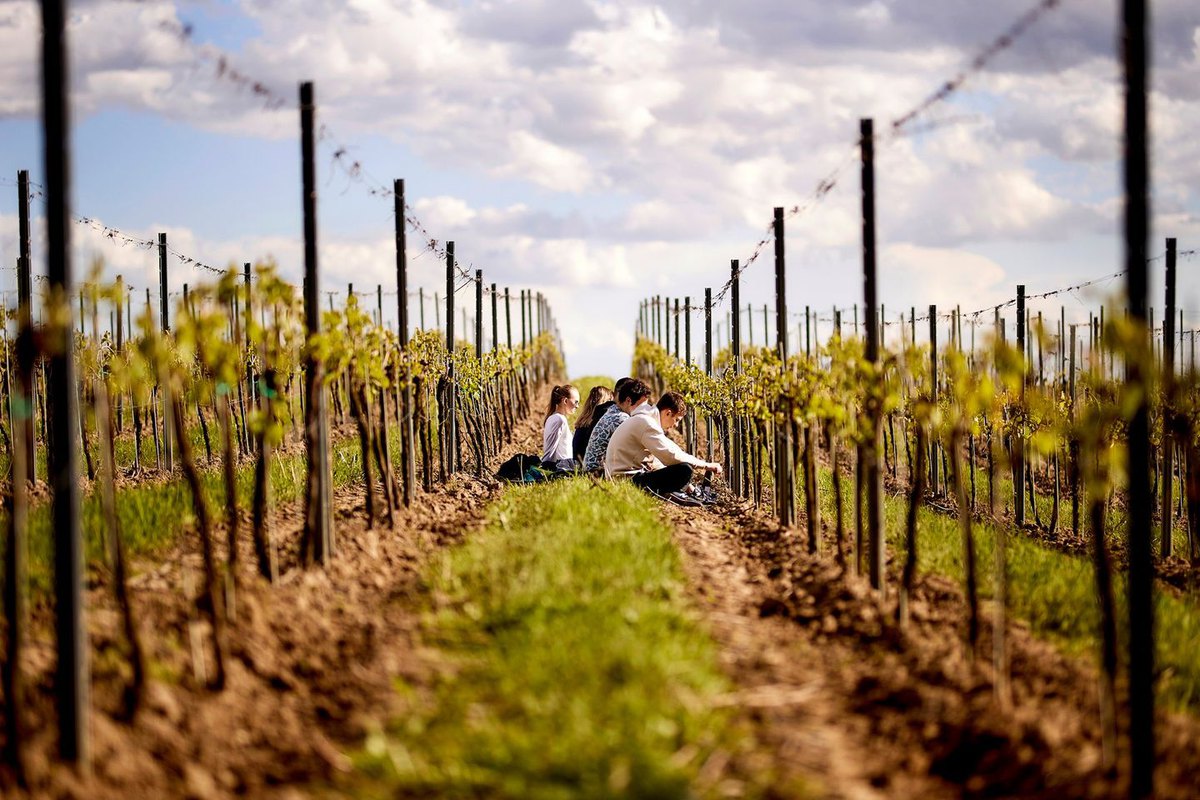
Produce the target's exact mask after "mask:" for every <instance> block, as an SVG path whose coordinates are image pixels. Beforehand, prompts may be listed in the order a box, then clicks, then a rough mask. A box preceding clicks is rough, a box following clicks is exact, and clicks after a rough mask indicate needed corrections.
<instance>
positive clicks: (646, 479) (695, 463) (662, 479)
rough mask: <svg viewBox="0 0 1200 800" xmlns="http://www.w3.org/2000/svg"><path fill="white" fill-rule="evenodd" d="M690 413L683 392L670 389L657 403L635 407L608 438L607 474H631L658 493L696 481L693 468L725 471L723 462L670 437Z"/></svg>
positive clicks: (637, 481) (663, 493) (605, 461)
mask: <svg viewBox="0 0 1200 800" xmlns="http://www.w3.org/2000/svg"><path fill="white" fill-rule="evenodd" d="M686 414H687V402H686V401H685V400H684V399H683V395H681V394H680V393H679V392H667V393H666V394H664V395H663V396H662V397H661V398H659V401H658V404H657V406H652V405H650V404H649V403H645V404H644V405H641V406H638V407H637V408H635V409H634V410H633V413H632V414H631V415H630V417H629V419H627V420H625V421H624V422H622V423H621V425H620V426H619V427H618V428H617V430H616V431H615V432H614V433H613V435H612V438H611V439H609V441H608V451H607V452H606V453H605V456H604V474H605V475H607V476H608V477H610V478H616V477H622V476H625V477H630V478H632V479H633V482H634V483H636V484H637V485H638V486H640V487H642V488H643V489H646V490H648V491H651V492H653V493H654V494H658V495H663V496H665V495H668V494H670V493H671V492H678V491H679V490H681V489H682V488H683V487H685V486H687V485H688V483H689V482H691V480H692V470H693V468H694V469H699V470H705V471H709V472H713V473H716V474H717V475H720V474H721V465H720V464H718V463H716V462H714V461H704V460H703V459H699V458H696V457H695V456H694V455H692V454H690V453H687V452H685V451H684V450H683V449H682V448H680V447H679V445H677V444H675V443H674V442H673V441H671V440H670V439H669V438H668V437H667V431H669V430H671V429H672V428H674V427H675V426H676V424H678V423H679V420H681V419H683V418H684V416H685V415H686Z"/></svg>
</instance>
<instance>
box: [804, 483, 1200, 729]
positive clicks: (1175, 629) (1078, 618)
mask: <svg viewBox="0 0 1200 800" xmlns="http://www.w3.org/2000/svg"><path fill="white" fill-rule="evenodd" d="M818 480H819V485H820V496H821V504H822V507H821V513H822V515H823V519H824V520H826V521H827V522H828V523H829V524H831V525H832V524H833V499H834V494H833V486H832V480H831V475H830V472H829V470H827V469H822V470H820V475H819V479H818ZM842 488H843V491H844V496H845V514H846V523H847V529H848V531H849V535H850V536H851V537H852V536H853V525H854V501H853V491H854V481H853V480H852V479H851V480H844V481H843V482H842ZM978 497H979V500H980V501H981V502H983V501H986V497H987V495H986V491H985V492H984V493H983V494H981V495H978ZM907 506H908V500H907V498H906V497H897V496H888V497H887V498H886V499H885V501H884V525H885V528H886V531H887V538H888V546H889V547H890V548H892V549H893V552H894V553H895V554H896V558H897V561H898V563H902V560H903V553H904V526H905V513H906V510H907ZM1060 513H1062V512H1061V509H1060ZM1069 513H1070V512H1069V508H1068V510H1067V514H1068V519H1067V524H1068V525H1069V524H1070V519H1069ZM1061 523H1062V520H1061V519H1060V524H1061ZM918 525H919V527H918V534H917V536H918V538H917V556H918V560H917V563H918V569H919V571H920V572H921V573H930V572H932V573H938V574H941V575H946V576H948V577H951V578H954V579H956V580H959V581H962V580H963V576H964V568H963V558H962V534H961V532H960V529H959V523H958V520H957V519H956V518H953V517H950V516H948V515H945V514H941V513H938V512H935V511H932V510H929V509H922V510H921V513H920V514H919V516H918ZM973 530H974V532H975V542H976V548H977V552H978V579H979V587H980V595H981V596H982V597H992V596H993V593H994V585H995V570H994V564H995V549H994V548H995V542H996V532H997V531H996V526H995V525H993V524H992V523H990V522H978V523H976V524H975V525H974V528H973ZM1007 541H1008V575H1009V590H1008V596H1009V604H1010V608H1011V612H1012V613H1013V614H1014V615H1016V616H1017V617H1020V618H1021V619H1024V620H1026V621H1028V622H1029V624H1030V626H1031V627H1032V629H1033V630H1034V631H1035V632H1037V633H1039V634H1041V635H1044V636H1048V637H1050V638H1052V639H1054V640H1055V641H1057V642H1059V643H1060V644H1062V645H1064V646H1065V648H1066V649H1067V650H1068V651H1070V652H1076V653H1081V654H1085V655H1088V656H1091V655H1094V654H1098V653H1099V647H1100V645H1099V638H1098V636H1099V633H1098V632H1099V620H1100V612H1099V608H1098V603H1097V600H1096V595H1095V581H1094V578H1093V573H1092V566H1091V561H1090V560H1088V559H1085V558H1082V557H1079V556H1073V555H1069V554H1066V553H1063V552H1061V551H1058V550H1054V549H1052V548H1048V547H1045V546H1043V545H1040V544H1038V543H1037V542H1035V541H1033V540H1031V539H1029V538H1027V537H1025V536H1023V535H1021V534H1017V533H1011V532H1010V533H1009V535H1008V540H1007ZM1114 589H1115V592H1116V600H1117V613H1118V625H1119V626H1120V635H1121V636H1122V637H1125V636H1126V634H1127V627H1126V622H1127V619H1128V613H1127V606H1126V604H1125V586H1124V577H1123V574H1120V573H1118V574H1115V576H1114ZM1155 619H1156V626H1157V630H1156V634H1157V642H1158V653H1157V665H1158V669H1159V670H1160V671H1161V672H1162V677H1163V679H1162V681H1161V682H1160V684H1159V695H1160V697H1161V698H1162V700H1163V701H1165V702H1166V703H1167V704H1168V705H1170V706H1172V707H1175V708H1180V709H1188V710H1191V711H1193V712H1195V711H1198V710H1200V610H1197V609H1196V607H1195V605H1194V603H1192V602H1189V601H1188V600H1187V599H1181V598H1178V597H1174V596H1171V595H1169V594H1166V593H1164V592H1158V593H1157V594H1156V605H1155ZM1122 649H1123V650H1125V649H1126V648H1124V647H1123V648H1122Z"/></svg>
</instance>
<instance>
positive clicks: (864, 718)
mask: <svg viewBox="0 0 1200 800" xmlns="http://www.w3.org/2000/svg"><path fill="white" fill-rule="evenodd" d="M667 516H668V518H669V519H670V520H671V521H672V522H673V523H674V528H675V537H676V540H677V541H678V543H679V545H680V547H681V548H682V550H683V552H684V553H685V556H686V559H687V564H688V567H687V568H688V571H689V575H690V577H691V583H692V591H693V592H694V595H695V598H696V601H697V603H698V604H699V606H700V607H701V609H703V610H704V611H705V613H706V617H707V619H708V622H709V625H710V628H711V630H712V632H713V635H714V636H715V637H716V639H717V640H718V642H719V643H720V645H721V647H722V652H723V659H724V661H725V665H726V668H727V670H728V673H729V675H730V676H731V678H732V679H733V680H734V681H735V682H736V683H737V685H738V687H739V688H738V693H739V695H740V697H741V698H742V701H741V703H740V708H741V709H742V713H743V714H744V715H746V716H747V717H748V718H749V719H750V720H751V721H752V723H753V724H754V725H755V727H756V728H758V730H759V736H760V740H761V741H763V742H765V743H767V744H768V747H767V748H766V749H767V751H768V753H769V754H770V757H771V758H772V759H773V760H774V764H773V767H774V769H775V770H776V772H777V773H778V774H781V775H799V776H801V777H802V778H804V777H806V778H808V780H809V781H810V783H815V784H816V786H817V787H818V794H820V795H821V796H827V797H845V798H859V797H864V798H865V797H898V798H899V797H905V798H907V797H930V798H936V797H1033V798H1036V797H1046V798H1050V797H1054V798H1060V799H1061V798H1107V797H1118V796H1122V797H1123V796H1126V795H1127V793H1128V792H1127V783H1126V777H1125V775H1124V774H1123V773H1122V772H1120V771H1119V770H1118V771H1115V772H1114V771H1110V770H1107V769H1106V768H1105V767H1104V765H1103V764H1102V754H1101V742H1100V737H1099V730H1100V723H1099V703H1098V688H1097V687H1098V683H1097V673H1096V670H1095V669H1094V668H1093V666H1092V664H1091V663H1090V662H1089V661H1088V660H1087V659H1085V658H1078V657H1069V656H1066V655H1063V654H1062V653H1061V652H1060V651H1059V650H1057V649H1056V648H1055V647H1054V646H1053V645H1051V644H1049V643H1047V642H1045V641H1043V640H1040V639H1037V638H1035V637H1034V636H1032V635H1031V634H1030V633H1029V632H1028V630H1027V629H1026V628H1025V627H1024V626H1023V625H1021V624H1020V623H1017V622H1012V623H1010V631H1009V637H1010V639H1009V647H1010V652H1011V659H1012V676H1013V678H1012V688H1013V696H1014V702H1013V707H1012V708H1011V709H1010V710H1005V709H1002V708H1001V707H1000V706H999V705H998V703H997V700H996V699H995V696H994V692H993V680H992V678H993V672H992V668H991V651H992V637H991V630H992V629H991V624H990V616H989V615H988V613H985V620H984V625H983V632H982V633H983V635H982V637H981V641H980V648H979V654H980V655H979V656H978V657H977V658H975V659H974V660H972V659H971V658H969V655H968V653H967V652H966V645H965V641H964V631H965V625H966V623H965V620H966V604H965V601H964V599H963V596H962V592H961V591H960V589H959V587H958V586H957V585H956V584H955V583H953V582H951V581H948V580H947V579H945V578H942V577H939V576H936V575H928V576H921V577H920V579H919V582H918V585H917V587H916V592H915V597H914V598H913V600H912V602H911V621H910V623H909V625H908V627H907V628H906V629H905V630H901V629H899V628H898V626H897V624H896V622H895V594H894V591H893V592H892V593H891V594H890V595H889V596H888V597H887V598H882V597H880V596H879V595H878V594H877V593H876V592H873V591H872V590H871V589H870V588H869V586H868V585H867V583H866V582H865V580H864V579H863V578H859V577H857V576H854V575H850V574H845V573H844V572H843V570H841V568H839V567H838V566H837V565H836V564H835V563H834V560H833V558H832V555H831V552H832V549H833V545H832V541H831V540H829V541H825V542H824V544H823V547H824V553H823V554H818V555H815V556H813V555H809V554H808V553H807V547H806V543H805V542H804V537H803V535H802V534H798V533H797V532H796V531H794V530H793V531H784V530H781V529H779V527H778V526H777V525H776V524H775V523H774V522H773V521H772V520H770V519H769V518H767V517H766V516H765V515H764V514H762V513H755V512H752V511H751V510H750V509H749V508H748V507H745V506H740V505H733V504H730V505H727V506H725V507H723V508H719V509H717V510H716V511H713V512H710V511H697V510H695V509H679V508H673V507H669V508H668V511H667ZM889 566H890V568H891V569H892V572H893V573H895V572H896V571H897V569H898V565H895V564H892V565H889ZM895 580H896V575H895V574H893V575H892V581H893V583H892V586H895V585H896V584H895ZM988 610H989V609H988V607H987V606H985V612H988ZM1157 735H1158V738H1159V741H1158V751H1159V764H1160V766H1159V770H1158V775H1157V788H1158V794H1157V795H1156V797H1160V798H1171V797H1179V798H1185V797H1194V796H1195V795H1196V783H1195V776H1194V774H1193V770H1194V768H1195V765H1196V764H1200V723H1198V721H1197V720H1196V719H1195V718H1193V717H1190V716H1183V715H1175V714H1160V717H1159V723H1158V734H1157ZM1126 747H1127V742H1124V741H1122V742H1120V748H1121V751H1122V752H1124V751H1125V748H1126Z"/></svg>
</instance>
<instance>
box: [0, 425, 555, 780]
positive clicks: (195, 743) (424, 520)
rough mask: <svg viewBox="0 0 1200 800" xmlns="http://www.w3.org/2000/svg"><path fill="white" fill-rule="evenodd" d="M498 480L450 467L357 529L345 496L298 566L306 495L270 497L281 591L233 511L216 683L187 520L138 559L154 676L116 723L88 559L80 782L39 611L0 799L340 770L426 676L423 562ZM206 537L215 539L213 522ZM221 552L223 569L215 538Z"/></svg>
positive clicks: (360, 492) (116, 658)
mask: <svg viewBox="0 0 1200 800" xmlns="http://www.w3.org/2000/svg"><path fill="white" fill-rule="evenodd" d="M540 435H541V429H540V425H538V424H536V423H534V422H526V423H524V424H523V425H522V426H521V428H520V432H519V435H518V436H517V437H515V440H516V445H515V446H509V447H508V448H506V450H505V452H504V453H503V454H502V456H501V460H502V459H503V458H507V457H508V456H509V455H511V454H512V453H513V452H516V451H517V450H518V449H521V450H524V449H527V448H528V447H530V445H531V444H532V443H534V442H540ZM535 449H536V448H535ZM492 469H493V470H494V465H493V466H492ZM499 488H500V486H499V484H498V483H496V482H495V481H493V480H491V479H490V478H484V479H478V478H475V477H472V476H471V475H469V474H467V473H460V474H458V475H455V476H454V477H453V479H452V480H451V481H450V482H449V483H448V484H447V485H446V486H442V487H438V488H437V489H436V490H435V491H434V492H432V493H429V494H425V493H422V492H418V494H417V497H416V499H415V502H414V504H413V506H412V508H410V509H401V510H400V511H398V512H396V524H395V527H394V529H389V528H387V527H386V525H383V526H377V527H376V529H374V530H368V529H367V527H366V523H365V511H364V504H365V492H364V489H363V487H362V486H361V485H360V486H358V487H354V488H352V489H347V490H346V491H341V492H338V493H337V494H336V495H335V502H334V506H335V511H334V529H335V537H336V544H335V547H336V548H337V554H336V557H335V558H334V560H333V562H332V564H331V565H330V566H329V567H328V568H327V569H324V570H322V569H311V568H310V569H306V568H304V567H303V566H301V565H300V564H299V558H298V549H299V532H300V530H301V528H302V526H303V506H302V505H301V504H299V503H291V504H286V505H281V506H280V507H279V508H278V509H276V510H275V511H274V512H273V514H272V527H273V530H274V532H275V533H274V535H275V538H276V541H277V542H278V543H279V548H280V553H279V560H280V574H281V578H280V580H279V581H278V583H277V584H276V585H274V586H272V585H270V584H268V583H267V582H266V581H264V580H262V579H261V578H258V577H257V576H256V575H255V574H254V572H253V567H252V564H253V558H254V557H253V551H252V547H251V543H250V540H249V538H250V537H249V526H250V521H249V518H248V515H247V514H245V513H244V514H243V518H242V520H241V525H240V536H241V538H240V540H239V562H240V563H239V573H238V581H239V585H238V589H237V591H236V592H235V593H234V595H233V603H232V604H231V610H232V614H231V617H232V620H231V623H230V624H229V626H228V651H227V652H228V655H227V657H226V670H227V680H226V684H225V687H224V689H223V690H221V691H214V690H211V689H209V688H207V685H206V683H207V681H206V679H207V677H208V676H211V675H212V674H213V673H214V662H213V657H212V646H211V631H210V629H209V626H208V624H207V622H205V621H204V618H203V617H202V616H199V615H198V614H197V611H196V603H195V600H194V598H195V596H196V595H197V594H198V592H199V590H200V586H201V580H202V566H201V564H202V562H201V558H200V555H199V551H200V546H199V538H198V536H197V535H196V534H195V532H194V531H189V532H188V533H187V534H185V535H184V536H181V537H180V539H179V541H178V543H177V544H176V545H175V546H174V547H173V548H172V549H171V550H169V551H168V552H166V553H164V554H160V555H156V556H155V557H154V559H153V560H152V561H144V562H137V563H135V564H134V565H133V570H132V573H133V575H134V577H133V578H131V581H130V584H131V593H132V602H133V605H134V608H135V610H136V613H137V615H138V622H139V628H140V631H141V637H142V642H143V646H144V647H145V648H146V656H147V661H148V663H149V664H150V678H151V680H150V681H149V685H148V689H147V693H146V703H145V704H144V706H143V708H142V709H141V710H140V711H139V713H138V715H137V716H136V717H135V719H134V720H132V721H131V722H129V721H125V720H123V719H122V718H121V717H122V714H121V709H122V693H123V691H124V689H125V686H126V684H127V680H128V676H129V668H128V665H127V663H126V662H127V659H126V657H125V655H124V652H125V646H124V639H123V636H122V635H121V633H120V631H121V626H120V618H119V616H118V613H117V610H116V604H115V602H114V600H113V595H112V589H111V586H110V583H109V580H108V576H107V575H106V574H105V573H104V572H103V571H97V570H95V569H93V570H91V571H90V572H89V583H90V585H89V586H88V588H87V593H86V598H85V604H86V605H85V607H86V608H87V609H88V613H87V626H88V637H89V643H90V648H89V652H90V653H91V657H92V663H91V673H92V674H91V689H92V695H93V697H92V709H93V710H92V713H91V715H90V720H89V724H90V729H91V734H92V749H93V753H92V764H93V768H92V771H91V773H90V774H88V775H81V774H79V773H78V772H77V771H75V770H74V769H71V768H68V767H65V766H62V765H61V764H59V763H58V762H57V761H56V752H57V733H56V727H57V726H56V723H55V720H56V713H55V710H54V705H53V699H54V677H53V669H54V660H55V657H54V646H53V635H52V629H51V625H52V617H51V615H50V613H49V609H46V608H38V609H35V610H34V611H33V615H32V616H33V620H32V625H31V627H32V635H31V637H30V638H31V641H29V642H28V644H27V646H26V651H25V655H26V658H25V661H24V663H23V668H24V672H25V675H26V676H27V677H26V680H27V696H28V699H27V705H28V707H29V709H30V711H29V715H28V718H27V719H26V720H25V730H26V732H27V742H28V745H27V747H28V753H29V760H30V778H31V780H30V786H29V788H28V790H25V791H22V790H20V789H18V788H17V787H16V786H14V785H13V783H12V781H11V776H10V775H2V774H0V797H5V798H9V797H11V798H81V799H82V798H88V799H89V800H92V799H93V798H94V799H95V800H106V799H107V798H113V800H116V799H117V798H140V797H159V798H168V797H180V798H197V799H198V800H199V799H205V798H216V797H230V796H253V797H272V796H289V797H290V796H295V795H296V794H297V793H298V791H299V790H298V789H297V788H296V787H300V786H304V785H307V784H310V783H313V782H326V781H330V780H333V779H334V778H335V777H336V776H337V775H338V774H339V773H343V772H346V771H349V770H350V769H351V764H350V761H349V759H348V758H347V756H346V755H345V754H344V752H345V751H349V750H352V749H354V748H357V747H360V746H361V744H362V741H363V738H364V736H365V734H366V733H367V728H368V726H369V725H370V724H372V720H379V719H386V717H387V715H388V709H389V708H390V707H391V704H392V703H393V702H394V698H395V692H394V688H393V685H392V680H391V676H394V675H397V674H401V673H404V674H406V676H408V677H411V676H413V675H417V676H419V675H420V672H421V670H423V669H428V666H427V664H428V661H427V660H424V659H421V658H416V657H414V655H413V652H414V648H415V647H417V646H418V642H417V639H416V630H417V627H418V625H419V620H420V610H419V607H420V606H421V604H422V602H423V600H422V598H423V597H425V595H426V592H425V588H424V586H423V584H422V575H423V574H425V572H426V568H427V566H428V564H429V563H430V560H431V558H432V557H433V556H434V555H435V554H436V553H437V552H438V551H439V550H440V549H441V548H444V547H446V546H448V545H451V544H453V543H455V542H458V541H460V540H461V539H462V538H463V537H465V536H466V535H468V533H469V532H470V531H471V530H473V529H475V528H476V527H478V526H479V525H480V524H482V521H483V513H484V510H485V509H486V507H487V505H488V503H489V501H490V500H491V499H493V498H494V497H495V496H496V494H497V493H498V491H499ZM380 497H381V496H380ZM381 502H382V498H381ZM212 510H213V512H214V513H215V514H217V515H218V516H219V514H220V510H219V509H212ZM215 534H216V535H215V538H216V540H217V541H218V543H223V542H224V541H225V536H226V534H225V531H224V530H223V529H222V528H221V527H218V528H217V530H216V531H215ZM218 555H219V557H220V559H221V561H222V562H223V561H224V556H225V548H224V546H223V544H222V545H221V546H219V548H218ZM0 708H2V707H0ZM0 738H2V734H0Z"/></svg>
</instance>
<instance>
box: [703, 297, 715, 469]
mask: <svg viewBox="0 0 1200 800" xmlns="http://www.w3.org/2000/svg"><path fill="white" fill-rule="evenodd" d="M712 344H713V329H712V289H708V288H706V289H705V290H704V374H705V375H707V376H709V377H710V378H711V377H712V369H713V348H712ZM704 434H705V436H706V437H707V438H708V460H709V461H712V460H713V423H712V417H705V418H704Z"/></svg>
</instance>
